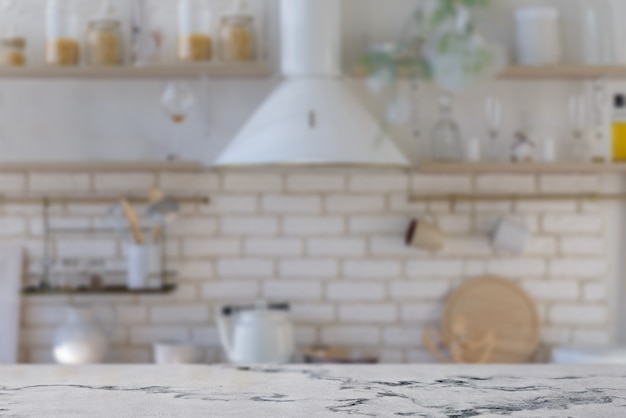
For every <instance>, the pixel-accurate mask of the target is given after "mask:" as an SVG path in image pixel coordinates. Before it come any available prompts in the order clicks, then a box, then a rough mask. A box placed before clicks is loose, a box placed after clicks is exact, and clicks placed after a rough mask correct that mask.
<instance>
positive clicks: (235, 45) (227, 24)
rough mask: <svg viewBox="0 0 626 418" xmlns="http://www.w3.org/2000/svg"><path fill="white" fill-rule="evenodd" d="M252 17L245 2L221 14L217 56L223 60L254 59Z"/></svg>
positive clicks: (254, 35)
mask: <svg viewBox="0 0 626 418" xmlns="http://www.w3.org/2000/svg"><path fill="white" fill-rule="evenodd" d="M256 49H257V47H256V32H255V29H254V17H253V16H252V15H251V14H250V13H249V12H247V3H246V2H245V1H243V0H242V1H240V2H239V3H238V6H237V8H236V9H235V10H234V11H232V12H229V13H227V14H225V15H223V16H222V18H221V20H220V27H219V56H220V59H221V60H222V61H224V62H242V61H254V60H255V59H256V55H257V54H256Z"/></svg>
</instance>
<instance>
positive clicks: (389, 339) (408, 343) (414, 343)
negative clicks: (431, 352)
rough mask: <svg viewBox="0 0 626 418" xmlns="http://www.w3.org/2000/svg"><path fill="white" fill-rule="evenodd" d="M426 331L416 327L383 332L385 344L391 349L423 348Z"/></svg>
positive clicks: (393, 328)
mask: <svg viewBox="0 0 626 418" xmlns="http://www.w3.org/2000/svg"><path fill="white" fill-rule="evenodd" d="M423 333H424V329H423V328H422V327H416V326H403V327H390V328H385V330H384V331H383V342H384V343H385V345H386V346H389V347H404V348H417V347H422V334H423Z"/></svg>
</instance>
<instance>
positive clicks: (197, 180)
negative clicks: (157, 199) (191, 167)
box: [159, 173, 220, 194]
mask: <svg viewBox="0 0 626 418" xmlns="http://www.w3.org/2000/svg"><path fill="white" fill-rule="evenodd" d="M159 184H160V186H161V188H162V189H163V190H164V191H165V192H166V193H178V194H181V193H197V194H203V193H208V192H211V191H215V190H218V189H219V185H220V181H219V176H218V175H216V174H214V173H194V174H187V173H161V174H160V175H159Z"/></svg>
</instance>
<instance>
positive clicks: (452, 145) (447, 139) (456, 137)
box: [432, 95, 463, 161]
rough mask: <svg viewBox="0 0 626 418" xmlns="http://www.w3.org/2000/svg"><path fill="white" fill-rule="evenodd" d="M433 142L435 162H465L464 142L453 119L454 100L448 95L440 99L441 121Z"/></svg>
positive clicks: (433, 136) (435, 130)
mask: <svg viewBox="0 0 626 418" xmlns="http://www.w3.org/2000/svg"><path fill="white" fill-rule="evenodd" d="M432 141H433V159H434V160H435V161H461V160H463V141H462V140H461V133H460V130H459V126H458V124H457V123H456V121H455V120H454V117H453V112H452V100H451V98H450V96H448V95H442V96H441V97H440V98H439V120H438V121H437V123H436V124H435V127H434V128H433V131H432Z"/></svg>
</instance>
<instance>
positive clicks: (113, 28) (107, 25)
mask: <svg viewBox="0 0 626 418" xmlns="http://www.w3.org/2000/svg"><path fill="white" fill-rule="evenodd" d="M123 46H124V42H123V35H122V24H121V22H120V21H119V20H113V19H94V20H92V21H90V22H89V26H88V28H87V36H86V39H85V49H86V55H85V58H86V62H87V64H88V65H94V66H112V65H122V64H123V61H124V52H123V50H124V47H123Z"/></svg>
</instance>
